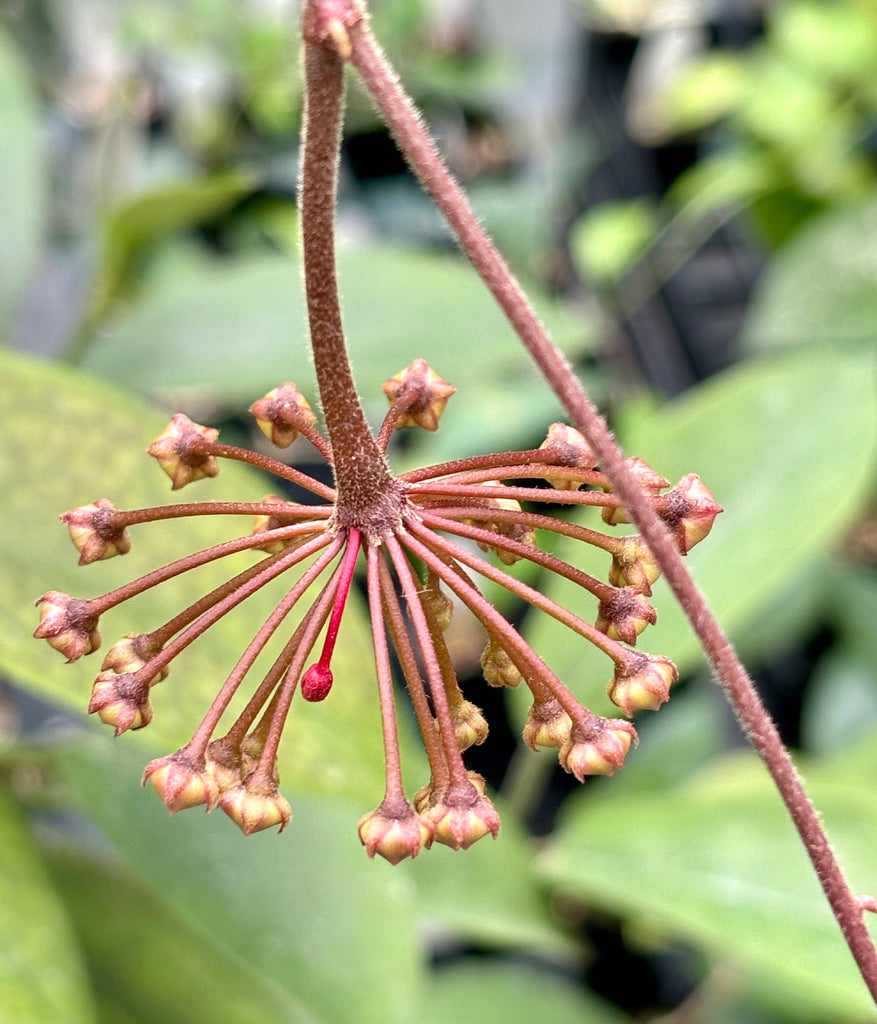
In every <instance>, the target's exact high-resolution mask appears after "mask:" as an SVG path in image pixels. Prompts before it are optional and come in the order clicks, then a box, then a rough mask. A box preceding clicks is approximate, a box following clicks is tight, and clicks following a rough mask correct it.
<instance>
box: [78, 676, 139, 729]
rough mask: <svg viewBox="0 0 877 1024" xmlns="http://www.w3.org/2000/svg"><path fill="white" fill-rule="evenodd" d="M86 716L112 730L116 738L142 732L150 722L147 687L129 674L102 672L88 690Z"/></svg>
mask: <svg viewBox="0 0 877 1024" xmlns="http://www.w3.org/2000/svg"><path fill="white" fill-rule="evenodd" d="M88 713H89V714H90V715H93V714H97V716H98V718H100V720H101V721H102V722H104V723H105V724H106V725H111V726H113V728H114V729H115V731H116V735H117V736H120V735H121V734H122V733H123V732H127V731H128V729H144V728H145V727H146V726H147V725H149V723H150V722H151V721H152V705H151V704H150V703H149V686H148V685H147V684H146V683H144V682H141V681H140V680H139V679H138V678H137V677H136V676H135V675H133V674H132V673H130V672H122V673H118V672H113V671H107V672H101V673H100V675H98V677H97V678H96V679H95V681H94V685H93V686H92V689H91V700H90V701H89V702H88Z"/></svg>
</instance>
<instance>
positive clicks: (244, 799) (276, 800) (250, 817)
mask: <svg viewBox="0 0 877 1024" xmlns="http://www.w3.org/2000/svg"><path fill="white" fill-rule="evenodd" d="M263 788H265V789H266V791H265V792H262V789H263ZM219 806H220V807H221V808H222V810H223V811H225V813H226V814H227V815H228V816H229V818H231V820H232V821H233V822H234V823H235V824H236V825H237V826H238V828H239V829H240V830H241V832H243V833H244V835H247V836H251V835H252V834H253V833H254V832H262V831H263V830H264V829H266V828H273V827H274V826H275V825H279V826H280V831H281V832H282V831H283V830H284V829H285V828H286V826H287V825H288V824H289V823H290V821H292V808H291V807H290V806H289V801H288V800H286V799H285V798H284V797H282V796H281V795H280V794H279V793H278V792H277V789H276V787H273V788H272V787H261V786H257V785H255V784H254V783H253V782H252V779H251V778H250V779H245V780H244V781H243V782H242V783H241V784H240V785H239V786H235V787H234V788H233V789H228V790H226V791H225V792H224V793H223V794H222V795H221V796H220V798H219Z"/></svg>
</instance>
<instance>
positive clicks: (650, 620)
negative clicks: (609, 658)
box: [594, 587, 658, 645]
mask: <svg viewBox="0 0 877 1024" xmlns="http://www.w3.org/2000/svg"><path fill="white" fill-rule="evenodd" d="M657 621H658V613H657V612H656V611H655V609H654V606H653V605H651V604H650V603H649V602H648V601H647V600H646V599H645V598H644V597H643V596H642V594H640V593H638V592H637V591H636V590H634V588H633V587H620V588H618V589H616V590H615V591H614V593H612V594H611V595H610V596H609V597H607V598H605V599H604V600H603V601H601V602H600V609H599V613H598V615H597V621H596V622H595V623H594V626H595V628H596V629H599V630H600V632H601V633H605V634H606V635H607V636H609V637H611V638H612V639H613V640H621V641H622V642H623V643H626V644H631V645H634V644H636V638H637V637H638V636H639V635H640V633H642V631H643V630H644V629H645V628H646V626H653V625H654V624H655V623H656V622H657Z"/></svg>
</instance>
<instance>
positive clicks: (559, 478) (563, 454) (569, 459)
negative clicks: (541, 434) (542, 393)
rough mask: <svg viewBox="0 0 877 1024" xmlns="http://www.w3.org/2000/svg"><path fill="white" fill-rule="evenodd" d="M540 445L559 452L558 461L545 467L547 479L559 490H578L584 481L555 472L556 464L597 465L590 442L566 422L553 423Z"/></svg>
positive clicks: (575, 466)
mask: <svg viewBox="0 0 877 1024" xmlns="http://www.w3.org/2000/svg"><path fill="white" fill-rule="evenodd" d="M539 447H540V448H551V449H553V450H554V451H556V452H557V459H556V462H555V463H554V464H553V465H552V466H549V467H546V469H545V479H546V480H547V481H548V483H550V484H551V486H552V487H554V488H556V489H557V490H559V491H577V490H578V489H579V487H581V485H582V481H581V480H571V479H570V478H569V477H565V476H563V474H562V473H557V472H555V465H556V466H558V467H559V466H570V467H572V468H574V469H585V470H591V469H594V468H595V467H596V465H597V457H596V456H595V455H594V453H593V452H592V451H591V446H590V445H589V444H588V442H587V441H586V440H585V439H584V437H583V436H582V435H581V434H580V433H579V431H578V430H576V429H575V427H568V426H567V425H566V424H565V423H552V424H551V426H550V427H549V428H548V436H547V437H546V438H545V440H544V441H543V442H542V444H540V445H539Z"/></svg>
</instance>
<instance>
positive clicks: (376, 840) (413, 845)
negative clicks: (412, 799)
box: [358, 800, 434, 864]
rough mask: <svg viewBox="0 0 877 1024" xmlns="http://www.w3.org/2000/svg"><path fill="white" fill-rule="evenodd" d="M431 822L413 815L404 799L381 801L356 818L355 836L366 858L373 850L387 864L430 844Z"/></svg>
mask: <svg viewBox="0 0 877 1024" xmlns="http://www.w3.org/2000/svg"><path fill="white" fill-rule="evenodd" d="M433 831H434V830H433V825H432V822H430V821H428V820H427V819H426V818H423V817H421V816H420V815H418V814H415V812H414V810H413V809H412V807H411V805H410V804H409V803H408V802H407V801H403V800H398V801H388V800H384V802H383V803H382V804H381V806H380V807H378V808H377V810H374V811H371V812H370V813H369V814H365V815H363V817H362V818H360V819H359V826H358V832H359V839H360V842H361V843H362V845H363V846H364V847H365V851H366V853H367V854H368V855H369V857H374V855H375V854H376V853H377V854H379V855H380V856H381V857H383V858H384V860H388V861H389V862H390V863H391V864H398V863H399V861H401V860H404V859H405V858H406V857H411V858H414V857H416V856H417V855H418V853H420V851H421V850H428V849H429V848H430V846H432V836H433Z"/></svg>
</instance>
